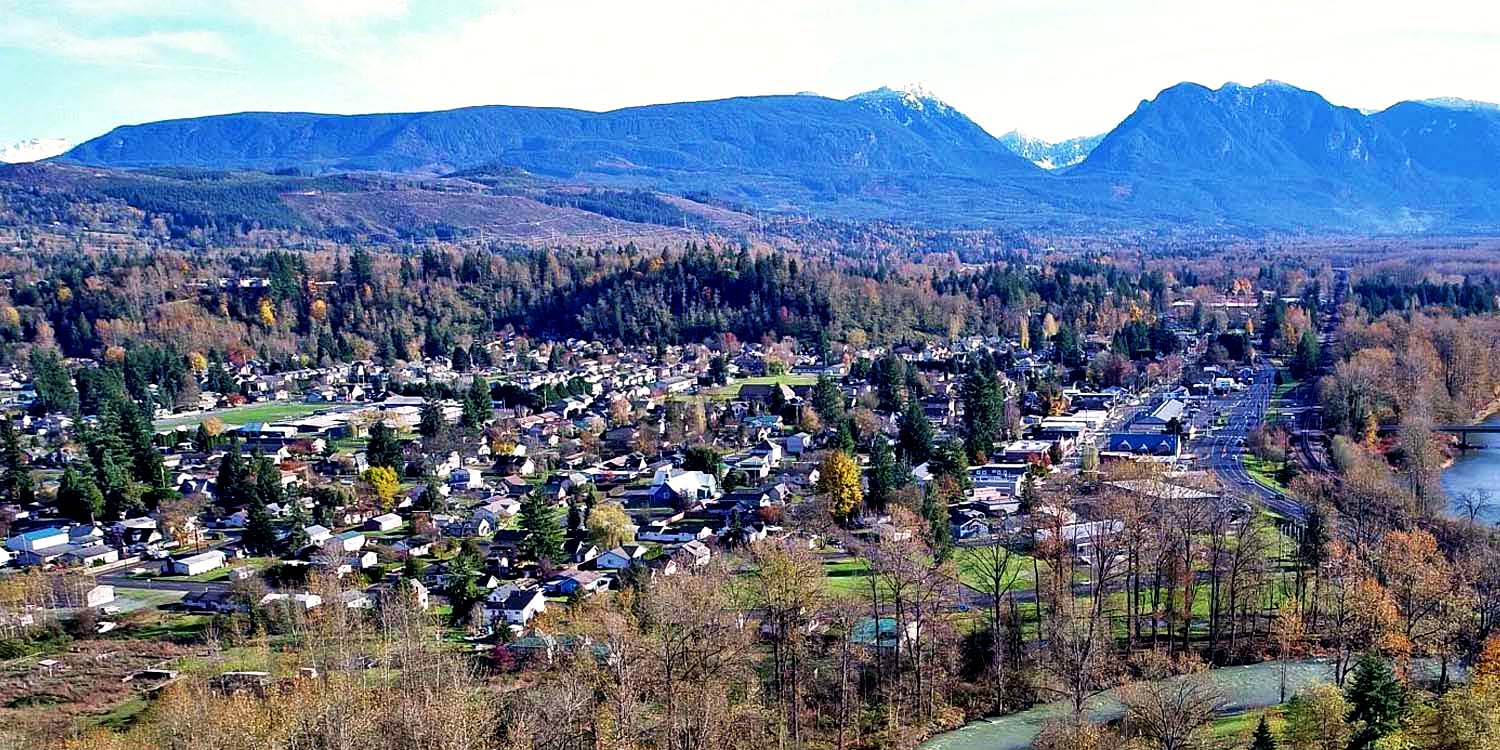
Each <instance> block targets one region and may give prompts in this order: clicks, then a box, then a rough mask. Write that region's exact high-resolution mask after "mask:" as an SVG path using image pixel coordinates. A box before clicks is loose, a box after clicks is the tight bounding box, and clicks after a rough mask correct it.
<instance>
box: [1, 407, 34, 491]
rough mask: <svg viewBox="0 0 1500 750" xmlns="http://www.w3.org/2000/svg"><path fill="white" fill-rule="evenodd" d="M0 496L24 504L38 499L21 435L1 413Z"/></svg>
mask: <svg viewBox="0 0 1500 750" xmlns="http://www.w3.org/2000/svg"><path fill="white" fill-rule="evenodd" d="M0 496H3V497H4V498H5V499H6V500H7V501H9V502H13V503H20V504H22V505H24V504H27V503H30V502H31V501H32V500H35V499H36V485H35V483H34V482H33V481H32V479H31V468H30V466H29V465H28V463H27V461H26V454H25V453H24V452H23V451H22V450H21V438H20V435H19V434H17V432H16V425H15V423H14V422H11V421H10V418H9V417H8V416H5V415H0Z"/></svg>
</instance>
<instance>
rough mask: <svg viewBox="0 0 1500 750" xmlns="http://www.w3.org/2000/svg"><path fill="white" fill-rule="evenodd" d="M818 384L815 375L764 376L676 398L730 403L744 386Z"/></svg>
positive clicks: (743, 379)
mask: <svg viewBox="0 0 1500 750" xmlns="http://www.w3.org/2000/svg"><path fill="white" fill-rule="evenodd" d="M816 382H818V378H817V377H816V376H814V375H791V374H787V375H763V376H761V377H757V378H741V379H739V380H736V381H734V382H733V383H730V384H729V385H722V386H719V387H717V388H708V389H705V390H704V391H703V392H702V393H699V394H698V395H689V394H677V395H676V396H675V397H674V398H676V399H677V400H680V401H691V400H693V399H696V398H708V399H710V400H713V401H729V400H731V399H733V398H734V397H735V396H738V395H739V394H740V386H742V385H768V384H770V383H785V384H786V385H812V384H813V383H816Z"/></svg>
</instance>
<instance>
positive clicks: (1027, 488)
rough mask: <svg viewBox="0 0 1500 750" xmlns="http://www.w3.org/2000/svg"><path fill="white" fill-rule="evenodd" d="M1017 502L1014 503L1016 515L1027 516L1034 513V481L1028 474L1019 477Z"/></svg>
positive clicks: (1036, 500)
mask: <svg viewBox="0 0 1500 750" xmlns="http://www.w3.org/2000/svg"><path fill="white" fill-rule="evenodd" d="M1018 489H1019V495H1020V497H1019V498H1018V502H1017V503H1016V514H1017V515H1022V516H1029V515H1031V514H1032V513H1035V512H1036V507H1037V502H1038V500H1039V498H1038V497H1037V488H1036V479H1035V478H1034V477H1032V476H1031V475H1030V474H1026V475H1023V476H1022V477H1021V482H1020V487H1019V488H1018Z"/></svg>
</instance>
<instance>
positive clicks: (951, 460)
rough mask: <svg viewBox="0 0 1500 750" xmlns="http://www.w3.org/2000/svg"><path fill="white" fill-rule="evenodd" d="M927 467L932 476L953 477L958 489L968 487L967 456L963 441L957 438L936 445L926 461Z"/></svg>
mask: <svg viewBox="0 0 1500 750" xmlns="http://www.w3.org/2000/svg"><path fill="white" fill-rule="evenodd" d="M927 469H928V471H929V472H931V474H932V476H934V477H949V478H951V479H953V480H954V482H956V483H957V485H958V487H959V488H960V489H968V487H969V485H970V480H969V456H968V453H967V452H965V450H964V444H963V442H961V441H960V440H958V439H957V438H953V439H951V440H949V441H948V442H946V443H943V444H942V445H940V446H938V449H937V450H936V451H934V452H933V454H932V458H931V460H930V461H928V464H927Z"/></svg>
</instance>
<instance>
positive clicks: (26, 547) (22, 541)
mask: <svg viewBox="0 0 1500 750" xmlns="http://www.w3.org/2000/svg"><path fill="white" fill-rule="evenodd" d="M67 543H68V530H67V529H66V528H63V527H52V528H45V529H32V530H31V531H23V532H21V533H19V534H16V535H15V536H13V537H11V538H9V539H7V540H5V546H6V547H7V548H9V549H10V550H11V551H12V552H38V551H41V550H44V549H47V548H49V547H60V546H62V545H65V544H67Z"/></svg>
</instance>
